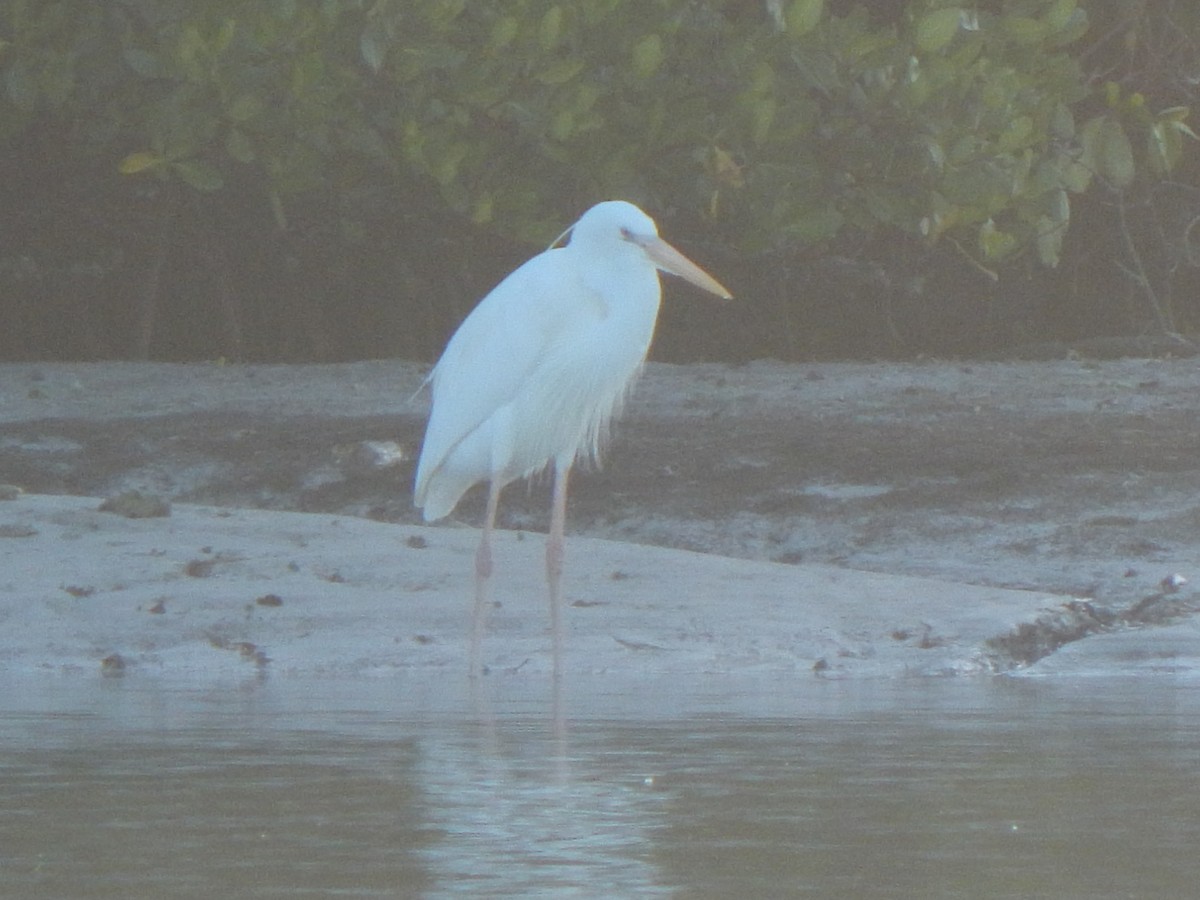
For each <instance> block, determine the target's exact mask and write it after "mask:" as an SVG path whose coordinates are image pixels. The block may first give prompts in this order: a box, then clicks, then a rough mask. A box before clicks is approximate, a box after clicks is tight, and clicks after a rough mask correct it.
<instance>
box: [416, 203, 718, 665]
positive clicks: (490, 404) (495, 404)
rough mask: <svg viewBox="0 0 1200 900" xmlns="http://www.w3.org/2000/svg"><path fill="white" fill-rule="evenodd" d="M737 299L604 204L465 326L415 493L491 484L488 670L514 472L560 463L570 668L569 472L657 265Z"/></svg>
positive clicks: (641, 343)
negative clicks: (495, 575)
mask: <svg viewBox="0 0 1200 900" xmlns="http://www.w3.org/2000/svg"><path fill="white" fill-rule="evenodd" d="M660 269H661V270H664V271H667V272H673V273H674V274H676V275H679V276H681V277H683V278H686V279H688V280H689V281H691V282H692V283H694V284H696V285H699V286H700V287H702V288H704V289H705V290H707V291H711V292H712V293H714V294H718V295H720V296H722V297H729V292H728V291H727V290H725V288H724V287H722V286H721V285H720V284H719V283H718V282H717V281H716V280H715V279H714V278H713V277H712V276H711V275H709V274H708V273H707V272H705V271H704V270H703V269H701V268H700V267H699V266H697V265H696V264H695V263H693V262H692V261H691V260H689V259H688V258H687V257H686V256H684V255H683V254H682V253H680V252H679V251H678V250H676V249H675V248H674V247H672V246H671V245H670V244H668V243H666V242H665V241H663V240H661V239H660V238H659V237H658V229H657V228H655V226H654V220H653V219H651V218H650V217H649V216H647V215H646V214H645V213H644V212H642V211H641V210H640V209H638V208H637V207H636V206H633V205H632V204H629V203H623V202H620V201H609V202H606V203H600V204H597V205H596V206H593V207H592V208H591V209H589V210H588V211H587V212H586V213H584V214H583V217H582V218H581V219H580V220H579V221H578V222H576V223H575V225H574V226H573V227H572V229H571V240H570V243H568V244H567V246H565V247H561V248H552V249H550V250H547V251H546V252H545V253H541V254H539V255H538V256H535V257H534V258H533V259H531V260H529V261H528V262H527V263H525V264H524V265H523V266H521V267H520V268H518V269H517V270H516V271H515V272H513V273H512V274H511V275H509V276H508V277H507V278H505V279H504V280H503V281H502V282H500V284H498V285H497V286H496V288H495V289H494V290H493V291H492V292H491V293H490V294H488V295H487V296H486V297H484V298H483V300H481V301H480V303H479V305H478V306H477V307H475V309H474V310H473V311H472V312H471V314H470V315H469V316H467V318H466V320H465V321H464V322H463V323H462V325H460V326H459V328H458V331H456V332H455V333H454V337H452V338H451V339H450V343H449V344H447V345H446V350H445V352H444V353H443V354H442V358H441V359H440V360H438V363H437V365H436V366H434V368H433V371H432V372H431V373H430V376H429V381H430V384H431V385H432V388H433V408H432V410H431V411H430V414H429V425H428V426H427V428H426V431H425V444H424V446H423V447H422V448H421V459H420V461H419V462H418V463H417V477H416V484H415V487H414V497H415V499H416V503H417V506H419V507H421V509H422V510H423V512H424V514H425V518H426V520H433V519H440V518H442V517H443V516H446V515H448V514H449V513H450V512H451V511H452V510H453V509H454V507H455V506H456V505H457V504H458V501H459V499H460V498H461V497H462V495H463V494H464V493H466V492H467V490H469V489H470V488H471V486H472V485H474V484H477V483H478V482H480V481H488V482H490V488H489V491H488V500H487V513H486V515H485V516H484V523H483V529H482V532H481V534H480V539H479V548H478V550H476V552H475V609H474V613H473V614H472V618H471V622H472V625H471V643H470V659H471V664H470V672H471V675H472V677H478V676H479V675H481V674H482V673H483V671H484V668H483V663H482V653H481V649H480V648H481V644H482V635H483V629H484V624H485V621H486V619H487V611H488V608H489V607H490V605H491V604H490V602H489V600H488V584H489V582H490V579H491V573H492V549H491V533H492V529H493V528H494V526H495V521H496V510H497V507H498V505H499V502H500V491H501V490H502V489H503V487H504V485H506V484H508V482H510V481H512V480H514V479H516V478H520V477H522V476H525V475H530V474H532V473H534V472H536V471H538V470H539V469H542V468H544V467H545V466H547V465H549V464H551V463H553V464H554V491H553V499H552V501H551V509H550V531H549V535H548V536H547V538H546V581H547V583H548V585H549V587H550V621H551V631H552V633H553V635H554V673H555V677H558V676H559V675H560V674H561V659H562V644H563V628H562V619H561V609H562V584H561V582H562V578H561V576H562V562H563V533H564V526H565V520H566V509H567V480H568V475H569V474H570V471H571V466H572V464H573V463H574V462H575V460H576V458H577V457H579V456H585V457H592V458H594V457H596V456H598V455H599V453H600V446H601V444H602V443H603V441H604V437H605V433H606V431H607V428H608V422H609V420H610V419H611V418H612V416H613V415H614V414H615V413H616V412H617V410H618V409H619V408H620V406H621V402H622V401H623V400H624V399H625V394H626V392H627V391H628V390H629V387H630V385H631V384H633V381H634V379H635V378H636V377H637V374H638V371H639V370H640V369H641V367H642V362H643V361H644V360H645V358H646V351H647V350H649V348H650V340H651V338H652V337H653V336H654V322H655V320H656V319H657V318H658V303H659V297H660V295H661V289H660V287H659V283H658V272H659V270H660Z"/></svg>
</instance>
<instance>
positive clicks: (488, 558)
mask: <svg viewBox="0 0 1200 900" xmlns="http://www.w3.org/2000/svg"><path fill="white" fill-rule="evenodd" d="M502 488H503V485H501V484H500V483H499V482H496V481H491V482H489V483H488V500H487V513H486V515H485V516H484V520H483V533H482V534H481V535H480V536H479V549H477V550H476V551H475V609H474V611H473V612H472V613H471V649H470V663H469V665H470V669H469V671H470V675H471V677H472V678H478V677H479V676H480V675H482V674H483V630H484V627H485V626H486V625H487V615H488V608H489V607H490V606H491V599H490V596H489V595H490V593H491V592H490V591H489V590H488V589H489V587H490V586H491V581H492V528H493V527H494V526H495V524H496V510H497V508H499V506H500V491H501V489H502Z"/></svg>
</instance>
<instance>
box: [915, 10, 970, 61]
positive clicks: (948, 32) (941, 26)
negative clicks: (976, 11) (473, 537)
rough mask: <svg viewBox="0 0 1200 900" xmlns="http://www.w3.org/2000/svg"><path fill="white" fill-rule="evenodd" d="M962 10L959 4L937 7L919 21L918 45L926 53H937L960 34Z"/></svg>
mask: <svg viewBox="0 0 1200 900" xmlns="http://www.w3.org/2000/svg"><path fill="white" fill-rule="evenodd" d="M961 17H962V11H961V10H960V9H959V8H958V7H957V6H951V7H948V8H946V9H935V10H934V11H933V12H931V13H926V14H925V15H924V16H922V17H921V20H920V21H919V22H917V47H918V48H919V49H921V50H924V51H925V52H926V53H936V52H937V51H938V50H941V49H942V48H943V47H945V46H946V45H947V44H948V43H950V41H951V40H953V39H954V36H955V35H956V34H958V24H959V22H960V20H961Z"/></svg>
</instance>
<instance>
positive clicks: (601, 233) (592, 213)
mask: <svg viewBox="0 0 1200 900" xmlns="http://www.w3.org/2000/svg"><path fill="white" fill-rule="evenodd" d="M571 243H572V245H578V246H579V247H581V248H582V247H587V248H588V249H589V250H596V251H601V252H603V253H604V254H605V255H606V256H610V258H623V257H624V256H625V255H626V254H629V259H630V260H631V261H632V260H634V259H639V258H640V259H643V260H646V261H648V262H649V263H650V265H652V266H654V267H655V268H656V269H661V270H662V271H664V272H670V273H671V274H672V275H678V276H679V277H680V278H683V279H686V280H687V281H690V282H691V283H692V284H694V285H696V286H697V287H699V288H703V289H704V290H706V291H709V292H710V293H713V294H716V295H717V296H718V297H723V298H725V299H726V300H728V299H729V298H730V297H731V296H732V295H731V294H730V293H729V291H728V290H726V288H725V287H724V286H723V285H722V284H721V283H720V282H718V281H717V280H716V279H715V278H713V277H712V276H711V275H709V274H708V273H707V272H705V271H704V270H703V269H701V268H700V267H699V266H697V265H696V264H695V263H694V262H692V261H691V260H690V259H688V258H687V257H686V256H684V255H683V254H682V253H680V252H679V251H678V250H676V249H675V248H674V247H672V246H671V245H670V244H668V243H667V242H666V241H664V240H663V239H662V238H660V237H659V236H658V226H657V225H655V224H654V220H653V219H652V218H650V217H649V216H648V215H646V214H645V213H644V212H642V211H641V210H640V209H638V208H637V207H636V206H634V205H633V204H632V203H626V202H625V201H624V200H606V201H605V202H603V203H597V204H596V205H595V206H593V207H592V208H591V209H589V210H588V211H587V212H585V213H584V214H583V216H582V217H581V218H580V219H579V221H578V222H576V223H575V225H574V226H573V227H572V228H571ZM630 251H635V252H633V253H630Z"/></svg>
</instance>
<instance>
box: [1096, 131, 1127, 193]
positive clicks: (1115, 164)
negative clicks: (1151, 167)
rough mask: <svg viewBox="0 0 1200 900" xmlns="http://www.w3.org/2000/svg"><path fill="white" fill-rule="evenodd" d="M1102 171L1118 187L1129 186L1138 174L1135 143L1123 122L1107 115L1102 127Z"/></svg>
mask: <svg viewBox="0 0 1200 900" xmlns="http://www.w3.org/2000/svg"><path fill="white" fill-rule="evenodd" d="M1100 171H1101V173H1103V175H1104V177H1105V178H1107V179H1108V180H1109V181H1110V182H1112V184H1113V186H1114V187H1117V188H1125V187H1129V185H1131V184H1132V183H1133V179H1134V176H1135V175H1136V169H1135V166H1134V161H1133V145H1132V144H1130V143H1129V137H1128V136H1127V135H1126V134H1125V129H1124V128H1122V127H1121V123H1120V122H1118V121H1117V120H1116V119H1111V118H1107V117H1106V118H1105V119H1104V124H1103V125H1102V126H1101V129H1100Z"/></svg>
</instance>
